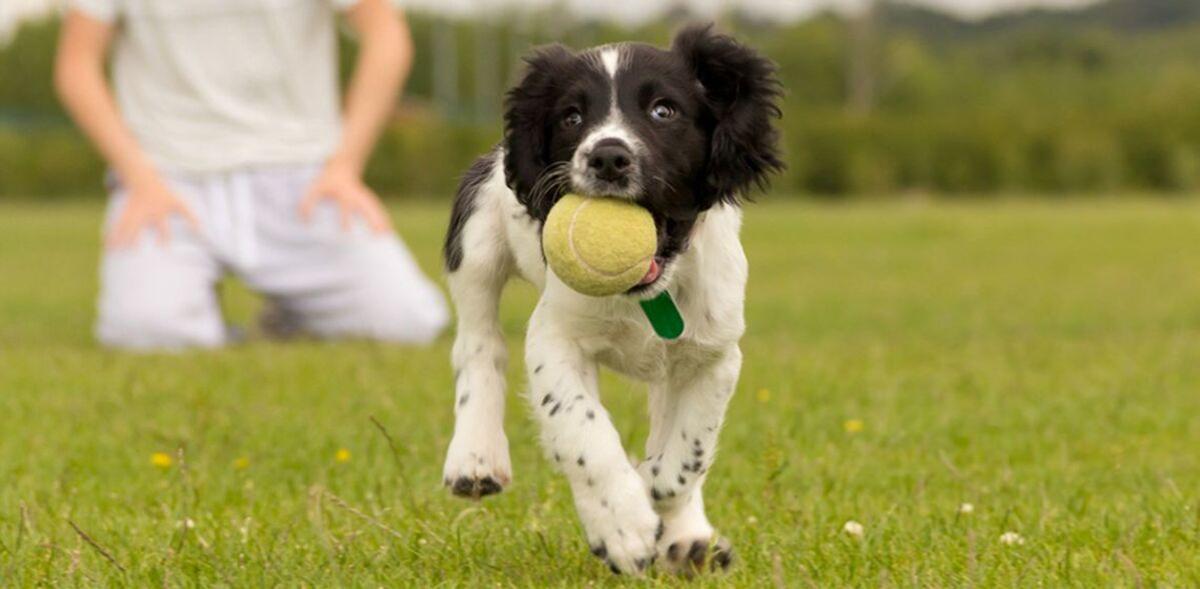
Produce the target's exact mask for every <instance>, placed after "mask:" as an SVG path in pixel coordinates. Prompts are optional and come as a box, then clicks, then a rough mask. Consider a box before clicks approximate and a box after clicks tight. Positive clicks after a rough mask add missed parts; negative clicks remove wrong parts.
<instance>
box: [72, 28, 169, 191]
mask: <svg viewBox="0 0 1200 589" xmlns="http://www.w3.org/2000/svg"><path fill="white" fill-rule="evenodd" d="M98 27H99V28H98ZM106 27H107V25H102V24H99V23H96V22H95V21H89V20H88V19H87V17H83V16H80V15H76V14H70V15H68V17H67V20H66V23H65V24H64V27H63V29H64V30H63V34H62V38H61V39H60V42H59V49H58V55H57V58H56V62H55V71H54V85H55V89H56V90H57V92H58V96H59V99H60V100H61V101H62V103H63V106H64V107H65V108H66V110H67V112H68V113H69V114H70V115H71V118H72V119H74V121H75V123H76V124H77V125H79V127H80V129H82V130H83V132H84V134H86V135H87V136H88V138H89V139H90V140H91V141H92V143H93V144H94V145H95V146H96V149H97V150H99V151H100V154H101V155H102V156H103V157H104V159H105V160H106V161H107V162H108V164H109V166H111V167H112V168H113V169H114V170H115V171H116V172H117V174H119V175H120V176H121V178H122V179H123V181H125V182H137V181H139V180H140V179H144V178H146V177H148V176H150V175H153V174H154V168H153V165H152V164H151V162H150V160H149V158H147V157H146V155H145V154H144V153H143V152H142V150H141V148H140V147H139V146H138V143H137V140H136V139H135V138H134V136H133V134H132V133H131V132H130V131H129V129H128V127H126V125H125V123H124V121H123V120H122V119H121V114H120V112H119V110H118V109H117V105H116V101H115V100H114V99H113V96H112V93H111V92H110V91H109V87H108V81H107V79H106V78H105V75H104V48H105V47H106V46H107V41H108V38H107V37H108V34H109V31H108V30H107V29H106Z"/></svg>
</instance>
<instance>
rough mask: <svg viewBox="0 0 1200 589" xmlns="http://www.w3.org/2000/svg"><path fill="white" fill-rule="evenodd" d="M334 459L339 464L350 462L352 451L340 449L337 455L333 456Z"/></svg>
mask: <svg viewBox="0 0 1200 589" xmlns="http://www.w3.org/2000/svg"><path fill="white" fill-rule="evenodd" d="M333 459H334V460H336V461H338V462H350V451H349V450H347V449H345V448H339V449H338V451H337V454H334V455H333Z"/></svg>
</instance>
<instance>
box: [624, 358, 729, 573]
mask: <svg viewBox="0 0 1200 589" xmlns="http://www.w3.org/2000/svg"><path fill="white" fill-rule="evenodd" d="M741 366H742V353H741V351H740V350H739V349H738V347H737V346H736V345H735V346H731V347H730V348H729V349H727V350H725V351H724V352H722V353H721V354H719V355H718V356H717V357H716V358H715V359H712V358H709V359H705V360H703V361H700V362H699V363H697V362H695V361H691V360H682V361H678V362H675V363H673V365H672V366H671V370H670V374H669V376H668V379H667V382H665V383H662V384H660V385H656V386H654V387H652V389H651V400H650V417H651V424H650V437H649V439H648V440H647V442H646V460H645V461H644V462H642V464H641V465H640V466H639V467H638V471H639V473H640V474H641V475H642V477H643V479H644V480H645V483H646V486H647V487H648V488H649V491H650V496H651V498H652V500H653V502H654V508H655V510H657V511H658V513H660V514H661V515H662V517H663V522H664V524H665V531H664V534H663V536H662V537H661V538H660V542H659V553H660V554H662V555H664V556H665V564H666V565H667V566H668V567H669V568H671V569H674V570H677V571H683V572H691V571H695V570H697V569H698V568H700V567H701V566H702V565H703V564H704V563H705V562H706V561H709V562H711V563H712V565H713V566H714V567H721V568H725V567H728V566H729V564H730V562H731V560H732V548H731V546H730V545H729V543H728V541H725V540H720V541H718V539H717V537H716V532H715V531H714V530H713V527H712V525H711V524H709V522H708V517H707V516H706V515H705V513H704V501H703V498H702V497H701V487H702V486H703V484H704V478H705V475H706V474H707V473H708V469H709V467H710V466H711V465H712V462H713V459H714V457H715V455H716V451H717V436H718V434H719V433H720V430H721V424H722V422H723V421H724V418H725V410H726V408H727V407H728V405H729V400H730V398H732V396H733V392H734V389H735V388H736V387H737V381H738V374H739V373H740V372H741Z"/></svg>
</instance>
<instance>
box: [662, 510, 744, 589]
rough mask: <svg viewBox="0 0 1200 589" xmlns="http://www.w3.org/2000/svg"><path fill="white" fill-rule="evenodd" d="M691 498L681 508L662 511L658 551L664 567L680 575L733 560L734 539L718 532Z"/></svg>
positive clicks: (715, 568)
mask: <svg viewBox="0 0 1200 589" xmlns="http://www.w3.org/2000/svg"><path fill="white" fill-rule="evenodd" d="M699 505H700V503H699V502H698V500H694V501H693V502H692V503H689V504H688V505H686V506H685V507H684V508H682V509H680V510H678V511H675V512H672V513H668V514H665V515H664V516H663V521H664V523H665V526H664V531H663V534H662V536H661V537H660V538H659V539H658V554H659V558H660V563H661V565H660V566H662V567H663V568H664V569H666V570H668V571H670V572H673V573H678V574H683V575H688V576H691V575H695V574H697V573H701V572H704V571H708V570H712V571H718V570H725V569H728V568H729V566H730V565H731V564H733V543H731V542H730V541H729V540H728V539H727V538H720V537H718V536H717V533H716V531H715V530H713V527H712V525H710V524H709V523H708V519H707V518H705V517H704V512H703V511H702V510H701V509H700V507H699Z"/></svg>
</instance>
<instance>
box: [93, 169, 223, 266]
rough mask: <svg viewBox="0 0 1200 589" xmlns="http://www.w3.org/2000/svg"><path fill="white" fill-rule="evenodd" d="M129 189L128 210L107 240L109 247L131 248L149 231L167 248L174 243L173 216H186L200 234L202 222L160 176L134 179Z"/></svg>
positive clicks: (120, 217)
mask: <svg viewBox="0 0 1200 589" xmlns="http://www.w3.org/2000/svg"><path fill="white" fill-rule="evenodd" d="M126 186H127V194H128V196H127V197H126V201H125V208H124V209H123V210H122V211H121V214H120V216H119V217H117V221H116V223H114V224H113V226H112V229H111V230H110V231H109V234H108V238H107V239H106V240H105V241H106V243H107V245H108V247H109V248H113V249H116V248H123V247H131V246H133V245H134V244H135V243H137V238H138V235H140V234H141V233H142V231H145V230H148V229H153V230H155V231H157V232H158V241H159V243H160V244H162V245H166V244H167V242H169V241H170V240H171V224H170V220H171V216H172V215H179V216H181V217H183V218H184V220H186V221H187V222H188V224H190V225H191V226H192V229H193V230H195V231H196V232H197V233H199V231H200V223H199V222H198V221H197V220H196V216H195V215H193V214H192V210H191V209H190V208H188V206H187V203H185V202H183V200H182V199H180V198H179V197H178V196H176V195H175V193H173V192H172V191H171V189H170V188H169V187H168V186H167V185H166V183H164V182H163V181H162V180H161V179H160V178H159V177H158V176H156V175H154V174H147V175H144V176H143V177H140V178H136V179H133V180H131V181H130V182H129V183H128V184H127V185H126Z"/></svg>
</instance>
